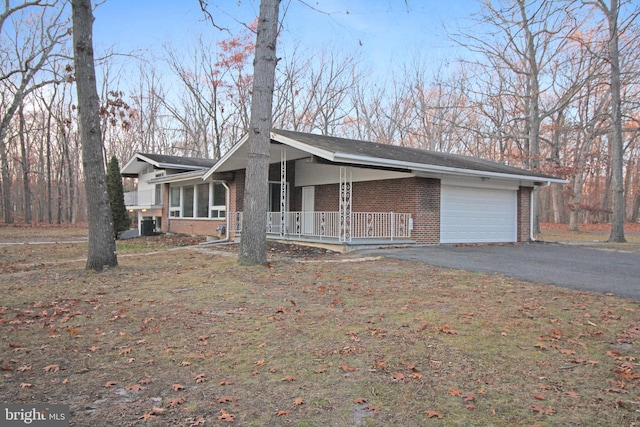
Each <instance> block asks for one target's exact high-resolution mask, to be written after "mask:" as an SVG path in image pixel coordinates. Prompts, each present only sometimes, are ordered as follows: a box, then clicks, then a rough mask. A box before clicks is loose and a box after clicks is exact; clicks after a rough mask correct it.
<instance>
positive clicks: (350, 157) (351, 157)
mask: <svg viewBox="0 0 640 427" xmlns="http://www.w3.org/2000/svg"><path fill="white" fill-rule="evenodd" d="M334 161H335V162H342V163H357V164H362V165H370V166H387V167H394V168H400V169H407V170H411V171H417V172H427V173H429V172H431V173H434V172H435V173H440V174H448V175H467V176H468V175H474V176H481V177H482V176H484V177H489V178H506V179H519V180H522V181H532V182H554V183H558V184H566V183H567V182H568V181H567V180H564V179H558V178H546V177H535V176H529V175H517V174H508V173H497V172H487V171H477V170H473V169H462V168H452V167H448V166H436V165H425V164H422V163H411V162H403V161H399V160H389V159H380V158H376V157H367V156H358V155H355V154H346V153H335V156H334Z"/></svg>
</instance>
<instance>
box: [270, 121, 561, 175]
mask: <svg viewBox="0 0 640 427" xmlns="http://www.w3.org/2000/svg"><path fill="white" fill-rule="evenodd" d="M273 133H274V134H275V135H276V138H275V139H276V140H277V135H281V136H284V137H286V138H288V139H291V140H295V141H298V142H301V143H303V144H306V145H308V146H312V147H315V148H317V149H320V150H323V151H326V152H328V153H332V157H333V160H337V159H343V160H342V161H343V162H344V161H346V160H348V158H352V159H353V161H354V163H357V162H358V160H361V161H363V160H365V159H380V160H381V161H382V163H394V164H397V165H398V166H400V165H403V164H404V166H405V167H406V168H409V169H415V167H416V166H419V165H423V166H425V167H427V168H428V167H430V166H431V167H433V166H435V167H441V168H447V169H456V170H469V171H477V172H489V173H492V174H504V175H512V176H513V175H516V176H527V177H532V178H539V179H541V180H551V181H562V182H564V180H560V179H558V178H556V177H553V176H550V175H546V174H542V173H537V172H532V171H528V170H525V169H521V168H516V167H512V166H507V165H503V164H500V163H496V162H492V161H489V160H483V159H480V158H477V157H471V156H463V155H460V154H451V153H443V152H440V151H429V150H421V149H417V148H411V147H401V146H398V145H391V144H381V143H377V142H371V141H360V140H355V139H347V138H337V137H332V136H326V135H316V134H310V133H302V132H293V131H287V130H280V129H275V130H273ZM328 160H332V159H328Z"/></svg>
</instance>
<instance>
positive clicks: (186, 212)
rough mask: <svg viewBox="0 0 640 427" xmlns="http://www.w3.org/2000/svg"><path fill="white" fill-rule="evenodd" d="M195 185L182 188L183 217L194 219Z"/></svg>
mask: <svg viewBox="0 0 640 427" xmlns="http://www.w3.org/2000/svg"><path fill="white" fill-rule="evenodd" d="M193 196H194V190H193V185H189V186H187V187H182V216H183V217H184V218H193Z"/></svg>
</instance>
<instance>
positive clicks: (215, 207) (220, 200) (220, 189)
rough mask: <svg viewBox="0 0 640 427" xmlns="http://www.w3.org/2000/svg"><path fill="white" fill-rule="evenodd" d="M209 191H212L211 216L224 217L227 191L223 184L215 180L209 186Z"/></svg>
mask: <svg viewBox="0 0 640 427" xmlns="http://www.w3.org/2000/svg"><path fill="white" fill-rule="evenodd" d="M211 191H213V196H211V218H217V219H224V218H226V212H227V193H226V190H225V188H224V185H222V184H220V183H217V182H216V183H214V184H213V185H212V186H211Z"/></svg>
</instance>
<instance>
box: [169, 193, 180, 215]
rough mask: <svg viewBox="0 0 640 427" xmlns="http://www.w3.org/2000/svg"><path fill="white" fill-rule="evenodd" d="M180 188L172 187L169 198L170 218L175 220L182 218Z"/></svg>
mask: <svg viewBox="0 0 640 427" xmlns="http://www.w3.org/2000/svg"><path fill="white" fill-rule="evenodd" d="M180 190H181V188H180V187H171V192H170V196H169V199H170V200H169V216H170V217H173V218H179V217H180Z"/></svg>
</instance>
